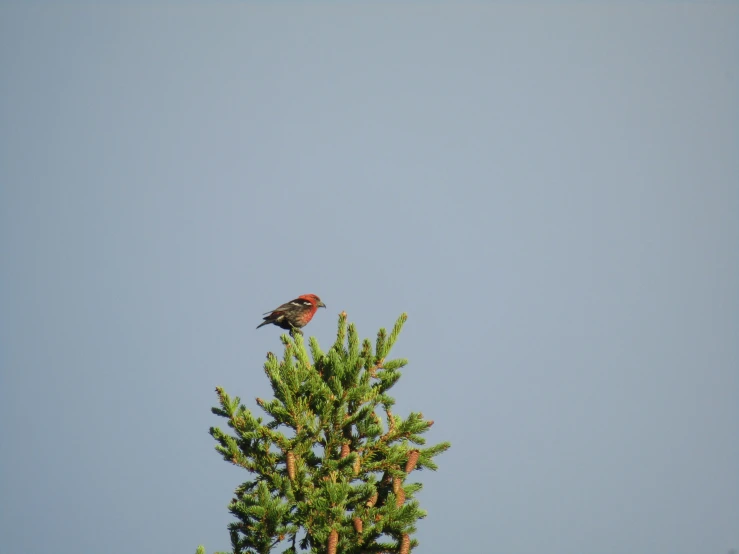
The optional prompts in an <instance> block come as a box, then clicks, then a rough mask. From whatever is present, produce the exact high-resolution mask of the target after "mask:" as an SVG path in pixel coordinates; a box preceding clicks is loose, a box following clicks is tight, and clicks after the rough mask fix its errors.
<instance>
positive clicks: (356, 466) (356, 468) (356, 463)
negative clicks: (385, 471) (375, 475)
mask: <svg viewBox="0 0 739 554" xmlns="http://www.w3.org/2000/svg"><path fill="white" fill-rule="evenodd" d="M361 465H362V459H361V458H360V457H359V456H357V457H356V458H355V459H354V475H359V469H360V467H361Z"/></svg>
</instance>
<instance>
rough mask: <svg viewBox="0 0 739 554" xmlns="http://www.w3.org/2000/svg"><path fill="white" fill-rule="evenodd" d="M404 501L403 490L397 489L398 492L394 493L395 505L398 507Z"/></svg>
mask: <svg viewBox="0 0 739 554" xmlns="http://www.w3.org/2000/svg"><path fill="white" fill-rule="evenodd" d="M404 503H405V491H404V490H403V489H399V490H398V492H396V493H395V505H396V506H397V507H398V508H400V507H401V506H402V505H403V504H404Z"/></svg>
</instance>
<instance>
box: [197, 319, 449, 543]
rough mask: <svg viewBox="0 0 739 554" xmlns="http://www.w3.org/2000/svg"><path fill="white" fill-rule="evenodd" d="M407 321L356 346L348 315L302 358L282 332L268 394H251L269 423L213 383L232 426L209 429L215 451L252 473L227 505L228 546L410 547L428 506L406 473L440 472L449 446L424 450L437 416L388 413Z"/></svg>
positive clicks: (220, 410)
mask: <svg viewBox="0 0 739 554" xmlns="http://www.w3.org/2000/svg"><path fill="white" fill-rule="evenodd" d="M406 319H407V316H406V314H402V315H401V316H400V317H399V318H398V320H397V321H396V323H395V325H394V327H393V329H392V331H391V332H390V334H389V335H388V334H387V332H386V331H385V329H380V331H379V332H378V333H377V340H376V341H375V344H374V348H373V344H372V342H371V341H370V340H369V339H365V340H364V341H362V342H361V344H360V340H359V335H358V334H357V330H356V328H355V326H354V324H350V325H348V326H347V316H346V313H345V312H342V313H341V314H340V316H339V325H338V333H337V337H336V342H335V343H334V344H333V346H331V348H330V349H329V350H328V352H326V353H324V352H323V351H322V350H321V348H320V346H319V345H318V341H317V340H316V339H315V337H311V338H310V340H309V348H310V356H309V354H308V351H307V350H306V347H305V343H304V341H303V337H302V335H300V334H295V336H294V337H289V336H288V335H286V334H285V335H282V337H281V340H282V343H283V345H284V354H283V356H282V359H278V358H277V357H276V356H275V355H274V354H272V353H271V352H270V353H268V354H267V361H266V362H265V364H264V371H265V373H266V374H267V377H268V378H269V381H270V383H271V385H272V390H273V392H274V399H271V400H263V399H261V398H257V404H259V406H260V407H261V408H262V410H264V412H266V414H267V416H268V417H267V419H266V421H265V420H264V419H263V418H262V417H254V415H252V412H251V411H250V410H249V409H248V408H246V407H245V406H244V405H243V404H241V401H240V399H239V398H238V397H235V398H233V399H232V398H231V397H229V395H228V394H226V392H225V391H224V390H223V389H222V388H220V387H218V388H216V392H217V393H218V398H219V403H220V406H219V407H215V408H213V413H214V414H216V415H219V416H221V417H224V418H226V419H227V420H228V426H229V427H230V428H231V429H232V433H225V432H223V431H222V430H221V429H219V428H217V427H212V428H211V429H210V434H211V435H212V436H213V437H214V438H215V439H216V441H217V443H218V444H217V445H216V450H218V452H220V453H221V454H222V455H223V458H224V459H225V460H226V461H228V462H231V463H233V464H235V465H237V466H240V467H242V468H244V469H245V470H247V471H248V472H249V473H250V474H251V475H250V480H248V481H246V482H244V483H243V484H242V485H240V486H239V487H238V488H237V489H236V493H235V496H234V498H233V499H232V501H231V503H230V504H229V510H230V511H231V513H232V514H233V515H234V516H235V517H236V519H237V521H235V522H233V523H231V524H229V531H230V535H231V544H232V547H233V552H234V554H242V553H258V554H265V553H268V552H286V553H298V552H311V553H315V554H318V553H321V554H324V553H328V554H337V553H343V554H359V553H365V552H398V553H401V554H407V553H408V552H409V551H410V550H411V549H412V548H413V547H415V546H416V545H417V541H416V540H415V539H412V538H411V535H412V534H413V533H415V531H416V522H417V521H418V520H419V519H420V518H423V517H425V516H426V512H425V511H423V510H421V508H420V507H419V504H418V501H417V500H415V498H414V496H415V494H416V492H418V491H419V490H420V489H421V484H420V483H410V482H407V481H406V479H407V477H408V475H409V474H410V473H411V472H412V471H414V470H423V469H431V470H435V469H436V468H437V466H436V464H435V463H434V461H433V458H434V456H436V455H437V454H440V453H441V452H444V451H445V450H447V449H448V448H449V447H450V444H449V443H448V442H444V443H440V444H437V445H435V446H431V447H427V448H423V445H424V444H425V440H424V438H423V437H422V436H421V435H422V434H423V433H424V432H426V431H427V430H428V429H429V428H430V427H431V425H432V424H433V421H429V420H426V419H425V418H424V417H423V414H421V413H417V412H411V413H410V414H409V415H408V417H406V418H402V417H400V416H398V415H396V414H394V413H393V411H392V408H393V405H394V404H395V400H394V399H393V398H392V397H391V396H390V395H389V394H388V391H389V390H390V388H392V386H393V385H395V383H397V382H398V379H400V376H401V373H400V371H399V370H400V368H401V367H403V366H405V365H406V364H407V361H406V360H403V359H395V360H388V359H387V356H388V354H389V353H390V349H391V348H392V346H393V344H395V341H396V340H397V338H398V335H399V334H400V331H401V329H402V327H403V324H404V323H405V321H406ZM311 359H312V361H311ZM378 412H380V413H381V414H382V415H383V417H382V418H381V417H380V416H379V415H378Z"/></svg>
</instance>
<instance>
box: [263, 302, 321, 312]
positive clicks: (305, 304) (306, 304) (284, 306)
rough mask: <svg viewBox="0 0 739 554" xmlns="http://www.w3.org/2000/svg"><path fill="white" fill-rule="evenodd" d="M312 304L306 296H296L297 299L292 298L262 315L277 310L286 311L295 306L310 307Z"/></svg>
mask: <svg viewBox="0 0 739 554" xmlns="http://www.w3.org/2000/svg"><path fill="white" fill-rule="evenodd" d="M310 306H313V304H311V303H310V302H309V301H308V300H306V299H304V298H296V299H295V300H290V302H285V303H284V304H282V305H280V306H278V307H277V308H275V309H274V310H270V311H268V312H264V313H263V314H262V315H267V314H273V313H275V312H284V311H285V310H291V309H295V308H308V307H310Z"/></svg>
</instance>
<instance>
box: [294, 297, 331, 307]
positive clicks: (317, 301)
mask: <svg viewBox="0 0 739 554" xmlns="http://www.w3.org/2000/svg"><path fill="white" fill-rule="evenodd" d="M300 298H302V299H303V300H307V301H308V302H310V303H311V304H313V305H314V306H315V307H316V309H318V308H325V307H326V304H324V303H323V302H322V301H321V299H320V298H318V297H317V296H316V295H315V294H303V295H301V296H300Z"/></svg>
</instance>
